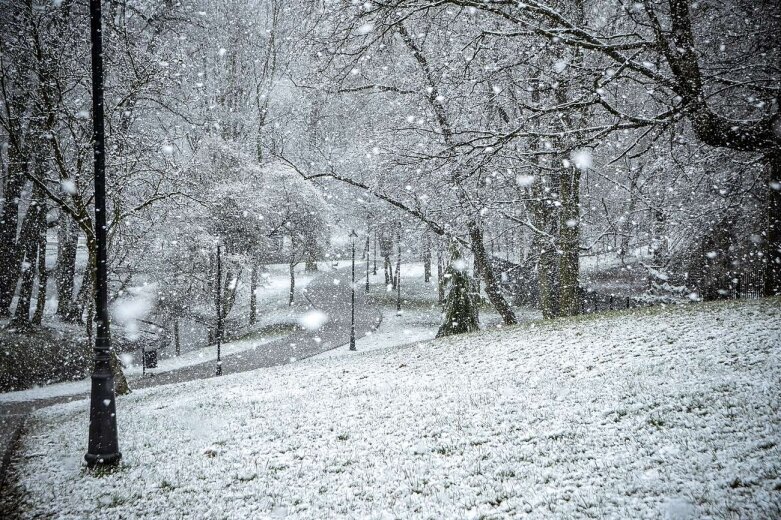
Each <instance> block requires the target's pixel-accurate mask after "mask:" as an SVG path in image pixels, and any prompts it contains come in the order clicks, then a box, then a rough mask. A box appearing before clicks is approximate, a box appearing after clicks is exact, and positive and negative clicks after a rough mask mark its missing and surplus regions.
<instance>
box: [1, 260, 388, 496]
mask: <svg viewBox="0 0 781 520" xmlns="http://www.w3.org/2000/svg"><path fill="white" fill-rule="evenodd" d="M349 276H350V273H349V270H348V269H340V270H338V271H326V272H324V273H323V274H321V275H320V276H318V277H317V278H315V279H314V280H312V282H310V284H309V285H308V286H307V288H306V292H305V295H306V298H307V299H308V300H309V302H310V303H311V304H312V307H313V308H315V309H317V310H320V311H322V312H324V313H325V314H326V315H327V316H328V318H329V319H328V321H327V322H326V323H325V324H323V325H322V326H321V328H320V329H318V330H311V331H310V330H297V331H295V332H293V333H292V334H290V335H289V336H286V337H284V338H281V339H278V340H276V341H272V342H269V343H266V344H265V345H264V346H263V348H258V349H249V350H244V351H242V352H240V353H236V354H233V355H229V356H226V357H224V358H223V361H222V371H223V374H224V375H227V374H232V373H238V372H245V371H248V370H254V369H256V368H261V367H271V366H275V365H283V364H286V363H290V362H292V361H295V360H298V359H303V358H307V357H310V356H313V355H316V354H319V353H321V352H325V351H327V350H330V349H332V348H335V347H338V346H339V345H343V344H345V343H346V342H347V341H348V340H349V331H350V282H349ZM381 319H382V315H381V314H380V312H379V310H378V309H377V308H376V306H374V305H372V304H371V303H370V302H369V301H368V300H367V299H366V297H365V295H364V294H363V291H361V290H357V291H356V298H355V327H356V335H357V337H359V338H360V337H362V336H364V335H365V334H366V333H367V332H370V331H371V330H373V329H374V328H376V327H377V325H378V324H379V323H380V320H381ZM215 369H216V366H215V363H214V362H213V361H209V362H205V363H199V364H196V365H191V366H186V367H182V368H180V369H177V370H171V371H168V372H164V373H160V374H157V375H154V376H151V377H145V378H138V377H136V378H134V377H132V376H128V379H129V381H130V386H131V388H133V389H134V390H136V389H140V388H148V387H152V386H160V385H166V384H171V383H182V382H185V381H192V380H195V379H206V378H210V377H214V376H215ZM67 384H68V385H72V386H73V389H74V391H73V393H72V394H71V395H59V396H55V397H51V398H47V399H37V400H31V401H16V402H0V454H2V456H3V458H4V461H3V464H2V468H0V482H2V478H4V476H3V474H4V472H5V469H6V465H7V461H6V460H5V459H6V458H7V457H6V455H9V456H10V450H11V449H12V444H13V438H14V435H16V433H17V431H18V430H19V428H20V427H21V426H22V423H23V421H24V419H25V417H27V415H29V414H30V413H31V412H33V411H35V410H36V409H40V408H45V407H47V406H51V405H53V404H58V403H63V402H68V401H73V400H80V399H84V398H86V397H87V394H86V393H83V392H82V391H81V387H80V386H79V385H80V384H81V382H75V383H67Z"/></svg>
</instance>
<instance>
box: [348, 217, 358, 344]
mask: <svg viewBox="0 0 781 520" xmlns="http://www.w3.org/2000/svg"><path fill="white" fill-rule="evenodd" d="M356 238H358V234H357V233H356V232H355V230H354V229H353V230H352V231H350V242H351V243H352V247H353V278H352V284H350V289H351V291H352V299H351V305H350V350H356V348H355V239H356Z"/></svg>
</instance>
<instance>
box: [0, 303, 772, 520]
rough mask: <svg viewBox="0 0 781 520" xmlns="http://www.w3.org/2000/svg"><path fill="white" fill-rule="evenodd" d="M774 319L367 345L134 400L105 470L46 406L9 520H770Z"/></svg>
mask: <svg viewBox="0 0 781 520" xmlns="http://www.w3.org/2000/svg"><path fill="white" fill-rule="evenodd" d="M413 315H414V313H410V311H408V314H407V315H406V316H405V315H404V314H402V316H391V317H389V318H387V320H388V321H387V322H384V323H383V326H381V327H380V328H379V329H378V330H377V332H376V333H375V339H380V336H379V335H380V334H382V331H383V328H384V327H391V328H393V327H395V328H396V329H397V331H398V332H400V333H403V331H404V330H405V328H407V330H410V331H412V330H413V329H414V326H413V325H411V323H412V321H411V316H413ZM779 317H781V300H779V299H777V298H776V299H763V300H753V301H729V302H720V303H708V304H700V303H698V304H690V305H681V306H666V307H664V306H660V307H653V308H647V309H635V310H632V311H617V312H608V313H603V314H594V315H588V316H581V317H577V318H571V319H560V320H552V321H547V322H542V321H536V320H535V321H531V322H528V323H525V324H522V325H519V326H515V327H506V328H496V327H487V328H486V330H483V331H481V332H479V333H473V334H468V335H463V336H457V337H451V338H446V339H440V340H431V339H430V338H428V337H415V338H412V343H408V344H406V345H396V346H393V345H392V344H391V343H388V344H386V345H384V346H382V345H381V348H371V345H372V343H371V341H372V336H367V337H364V338H362V339H361V340H360V342H359V347H363V348H359V351H358V352H357V353H351V352H348V351H345V350H343V349H338V350H336V351H333V352H331V353H329V354H328V355H320V356H315V357H313V358H309V359H307V360H302V361H299V362H296V363H289V364H286V365H283V366H276V367H270V368H262V369H258V370H253V371H250V372H245V373H239V374H233V375H229V376H224V377H222V378H211V379H207V380H200V381H192V382H186V383H179V384H173V385H167V386H163V387H156V388H148V389H142V390H138V391H135V392H133V393H132V394H131V395H129V396H126V397H123V398H121V399H120V400H119V401H118V405H117V409H118V422H119V435H120V443H121V449H122V451H123V462H122V465H121V466H120V467H119V468H117V469H116V470H115V471H113V472H99V473H94V472H93V473H90V472H88V471H87V470H86V469H85V467H84V465H83V462H82V457H83V453H84V449H85V443H86V425H87V419H88V401H87V400H79V401H74V402H71V403H67V404H61V405H57V406H52V407H48V408H45V409H42V410H39V411H37V412H35V414H34V415H33V416H32V417H31V419H30V421H29V423H28V425H27V430H26V433H25V435H24V436H23V437H22V440H21V443H20V446H19V449H18V451H17V455H16V465H15V472H16V480H15V487H16V489H15V493H14V494H13V495H14V497H15V498H14V500H16V501H17V502H16V503H15V506H16V507H17V510H18V511H19V512H20V513H21V516H23V517H49V516H56V517H59V518H87V517H89V518H183V517H199V518H266V517H290V518H328V517H360V518H444V517H449V518H496V517H507V518H518V517H529V518H549V517H558V518H569V517H584V518H705V517H712V518H777V517H779V515H781V445H780V444H781V410H780V409H779V408H780V407H781V392H780V390H781V388H779V386H780V383H779V382H780V381H781V369H780V367H779V354H780V353H781V320H779ZM393 319H398V320H400V321H399V322H396V323H395V325H394V322H393V321H391V320H393ZM403 320H407V321H406V323H407V324H408V325H404V324H403V323H402V321H403ZM412 334H414V333H412V332H411V333H410V335H412ZM6 505H7V504H6Z"/></svg>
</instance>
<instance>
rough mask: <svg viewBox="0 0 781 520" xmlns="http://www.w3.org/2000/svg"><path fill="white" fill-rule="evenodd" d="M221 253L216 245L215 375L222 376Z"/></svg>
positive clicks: (218, 245)
mask: <svg viewBox="0 0 781 520" xmlns="http://www.w3.org/2000/svg"><path fill="white" fill-rule="evenodd" d="M221 257H222V251H221V249H220V244H219V243H217V284H216V294H215V296H214V301H215V304H216V306H217V373H216V375H218V376H221V375H222V359H220V350H221V348H222V297H221V296H222V294H221V293H222V260H221Z"/></svg>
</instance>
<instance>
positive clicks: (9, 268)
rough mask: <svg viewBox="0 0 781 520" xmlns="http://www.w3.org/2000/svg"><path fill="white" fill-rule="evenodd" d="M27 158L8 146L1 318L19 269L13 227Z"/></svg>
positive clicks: (0, 224)
mask: <svg viewBox="0 0 781 520" xmlns="http://www.w3.org/2000/svg"><path fill="white" fill-rule="evenodd" d="M26 168H27V162H26V159H24V158H22V157H20V156H19V155H18V154H17V153H14V152H13V148H9V161H8V173H7V177H6V179H5V182H4V185H3V198H2V216H0V266H3V268H2V269H0V318H2V317H8V316H10V313H11V300H12V299H13V297H14V292H15V290H16V282H17V280H18V277H19V273H18V271H17V269H16V265H17V264H16V258H17V257H18V256H19V251H18V249H17V238H16V231H17V227H18V225H19V198H20V196H21V194H22V188H23V187H24V182H25V181H24V176H23V170H24V169H26Z"/></svg>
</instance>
